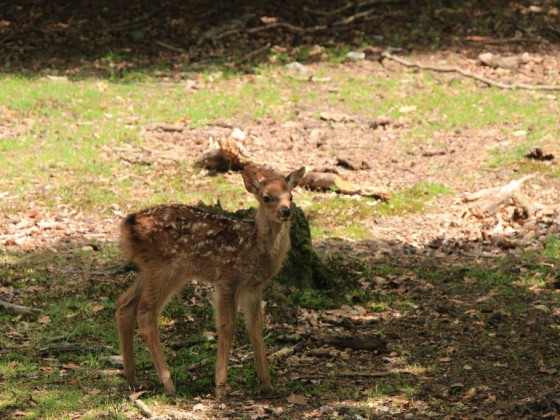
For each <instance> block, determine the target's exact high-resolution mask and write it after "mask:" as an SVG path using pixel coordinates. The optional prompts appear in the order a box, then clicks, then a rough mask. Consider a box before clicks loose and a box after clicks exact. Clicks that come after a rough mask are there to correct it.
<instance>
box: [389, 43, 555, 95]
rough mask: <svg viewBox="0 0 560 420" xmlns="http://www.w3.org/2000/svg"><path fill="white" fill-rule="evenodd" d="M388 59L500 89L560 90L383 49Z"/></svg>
mask: <svg viewBox="0 0 560 420" xmlns="http://www.w3.org/2000/svg"><path fill="white" fill-rule="evenodd" d="M385 58H386V59H389V60H392V61H394V62H396V63H399V64H401V65H403V66H405V67H409V68H416V69H420V70H430V71H435V72H439V73H457V74H460V75H461V76H464V77H468V78H471V79H475V80H478V81H479V82H482V83H485V84H487V85H488V86H495V87H499V88H500V89H510V90H515V89H527V90H560V85H528V84H526V83H513V84H509V83H503V82H498V81H496V80H492V79H489V78H488V77H485V76H481V75H478V74H475V73H471V72H470V71H468V70H463V69H461V68H459V67H437V66H430V65H425V64H420V63H411V62H409V61H406V60H405V59H403V58H400V57H397V56H395V55H393V54H391V53H389V52H387V51H384V52H382V53H381V60H383V59H385Z"/></svg>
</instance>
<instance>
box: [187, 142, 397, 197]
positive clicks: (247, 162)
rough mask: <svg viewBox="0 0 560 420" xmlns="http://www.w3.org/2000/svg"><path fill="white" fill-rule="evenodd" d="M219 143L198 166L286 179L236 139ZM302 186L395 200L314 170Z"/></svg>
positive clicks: (381, 191) (371, 188)
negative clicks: (256, 159) (257, 158)
mask: <svg viewBox="0 0 560 420" xmlns="http://www.w3.org/2000/svg"><path fill="white" fill-rule="evenodd" d="M218 144H219V147H217V148H215V149H212V150H209V151H207V152H204V153H203V154H202V155H200V156H199V157H198V158H196V160H195V162H194V164H195V166H197V167H200V168H206V169H210V170H215V171H227V170H231V169H233V170H243V169H245V170H248V171H251V172H254V173H256V174H257V175H259V176H262V177H263V178H267V177H283V176H284V174H283V173H282V171H279V170H277V169H275V168H273V167H271V166H270V165H266V164H263V163H260V162H256V161H254V160H253V159H251V158H250V157H249V156H248V154H247V152H246V150H245V148H244V147H243V146H242V145H241V144H239V143H238V142H236V141H235V140H233V139H230V138H228V139H222V140H220V141H219V142H218ZM300 185H301V186H302V187H307V188H309V189H312V190H323V191H336V192H340V193H342V194H349V195H353V194H359V195H362V196H365V197H375V198H378V199H381V200H390V199H391V198H392V195H391V192H390V191H389V190H388V189H387V188H384V187H375V186H370V185H366V186H357V185H356V184H354V183H352V182H350V181H347V180H345V179H344V178H342V177H340V176H339V175H336V174H333V173H330V172H316V171H310V172H308V173H306V174H305V176H304V178H303V179H302V181H301V183H300Z"/></svg>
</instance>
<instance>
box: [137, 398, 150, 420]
mask: <svg viewBox="0 0 560 420" xmlns="http://www.w3.org/2000/svg"><path fill="white" fill-rule="evenodd" d="M134 404H136V407H138V409H139V410H140V413H142V415H143V416H144V417H146V418H149V419H152V418H154V412H153V411H152V410H150V409H149V408H148V406H147V405H146V404H145V403H144V402H143V401H142V400H140V399H135V400H134Z"/></svg>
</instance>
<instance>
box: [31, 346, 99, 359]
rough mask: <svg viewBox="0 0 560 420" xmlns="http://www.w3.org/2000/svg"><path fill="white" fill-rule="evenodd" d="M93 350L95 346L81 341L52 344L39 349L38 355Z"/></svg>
mask: <svg viewBox="0 0 560 420" xmlns="http://www.w3.org/2000/svg"><path fill="white" fill-rule="evenodd" d="M94 350H96V348H95V347H90V346H86V345H84V344H81V343H68V344H54V345H52V346H47V347H43V348H42V349H39V355H40V356H42V357H45V356H47V355H49V354H52V353H79V352H84V351H94Z"/></svg>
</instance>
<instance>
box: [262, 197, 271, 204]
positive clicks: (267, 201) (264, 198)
mask: <svg viewBox="0 0 560 420" xmlns="http://www.w3.org/2000/svg"><path fill="white" fill-rule="evenodd" d="M263 201H264V202H265V203H270V197H269V196H268V195H265V196H264V197H263Z"/></svg>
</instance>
